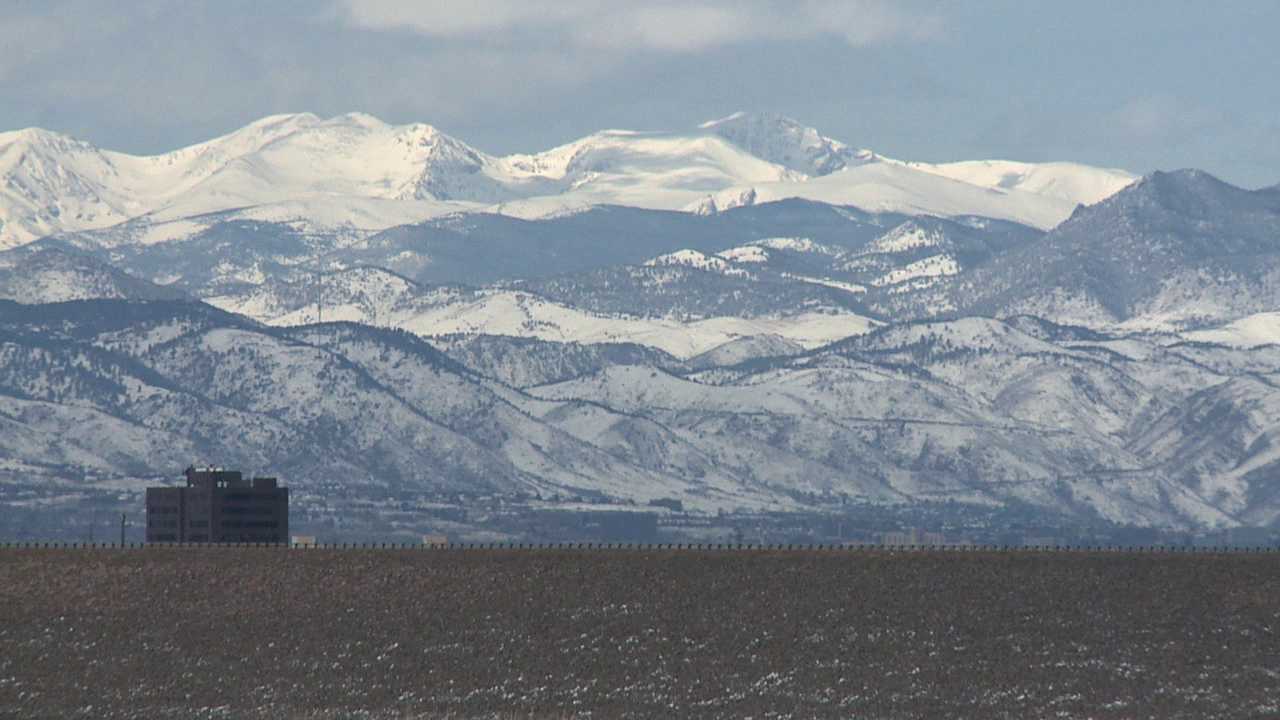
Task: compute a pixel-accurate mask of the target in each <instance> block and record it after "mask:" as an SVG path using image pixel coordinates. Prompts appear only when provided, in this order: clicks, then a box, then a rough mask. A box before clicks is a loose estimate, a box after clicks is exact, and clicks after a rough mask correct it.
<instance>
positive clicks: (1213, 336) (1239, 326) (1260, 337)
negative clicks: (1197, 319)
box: [1182, 312, 1280, 347]
mask: <svg viewBox="0 0 1280 720" xmlns="http://www.w3.org/2000/svg"><path fill="white" fill-rule="evenodd" d="M1182 337H1184V338H1186V339H1188V340H1194V341H1196V342H1207V343H1216V344H1219V345H1230V346H1232V347H1255V346H1258V345H1277V344H1280V312H1265V313H1256V314H1253V315H1249V316H1247V317H1242V318H1240V319H1239V320H1236V321H1235V322H1231V323H1228V324H1226V325H1223V326H1221V327H1216V328H1211V329H1208V330H1193V331H1190V332H1184V333H1182Z"/></svg>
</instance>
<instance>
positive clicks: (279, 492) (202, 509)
mask: <svg viewBox="0 0 1280 720" xmlns="http://www.w3.org/2000/svg"><path fill="white" fill-rule="evenodd" d="M184 474H185V475H186V478H187V485H186V487H153V488H147V542H188V543H235V542H270V543H287V542H289V488H286V487H280V486H279V485H278V484H277V483H276V479H275V478H267V477H256V478H253V480H245V479H244V478H243V477H242V476H241V475H240V472H239V471H236V470H222V469H215V468H200V469H197V468H195V467H189V468H187V469H186V472H185V473H184Z"/></svg>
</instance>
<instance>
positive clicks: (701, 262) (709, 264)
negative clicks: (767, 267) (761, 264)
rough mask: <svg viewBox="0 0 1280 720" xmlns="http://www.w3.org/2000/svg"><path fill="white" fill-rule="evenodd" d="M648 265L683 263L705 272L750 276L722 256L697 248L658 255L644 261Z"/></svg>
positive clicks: (658, 265)
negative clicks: (702, 251)
mask: <svg viewBox="0 0 1280 720" xmlns="http://www.w3.org/2000/svg"><path fill="white" fill-rule="evenodd" d="M645 265H646V266H648V267H662V266H664V265H683V266H685V267H691V268H693V269H695V270H704V271H706V272H714V273H720V274H721V275H735V276H738V277H751V273H749V272H747V271H746V270H743V269H742V268H740V267H734V266H733V265H732V264H731V263H729V262H727V261H726V260H725V259H724V257H722V256H718V255H707V254H706V253H701V252H698V251H697V250H689V249H685V250H677V251H675V252H673V253H667V254H666V255H659V256H658V257H656V258H653V259H652V260H648V261H646V262H645Z"/></svg>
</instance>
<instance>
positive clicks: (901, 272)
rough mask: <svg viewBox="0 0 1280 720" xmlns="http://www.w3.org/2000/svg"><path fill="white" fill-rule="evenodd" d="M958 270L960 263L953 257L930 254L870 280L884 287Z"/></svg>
mask: <svg viewBox="0 0 1280 720" xmlns="http://www.w3.org/2000/svg"><path fill="white" fill-rule="evenodd" d="M958 272H960V264H959V263H957V262H956V259H955V258H953V257H951V256H950V255H947V254H945V253H943V254H940V255H930V256H929V257H927V258H921V259H919V260H917V261H915V262H913V263H910V264H908V265H905V266H903V267H900V268H897V269H895V270H890V271H889V272H887V273H885V274H884V275H882V276H880V277H878V278H876V279H875V280H872V281H871V284H872V285H875V286H876V287H884V286H885V285H897V284H898V283H901V282H906V281H907V280H914V279H916V278H938V277H945V276H947V275H955V274H956V273H958Z"/></svg>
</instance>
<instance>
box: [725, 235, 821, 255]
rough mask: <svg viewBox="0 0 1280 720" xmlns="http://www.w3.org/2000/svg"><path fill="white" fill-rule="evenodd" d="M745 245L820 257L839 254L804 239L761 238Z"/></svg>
mask: <svg viewBox="0 0 1280 720" xmlns="http://www.w3.org/2000/svg"><path fill="white" fill-rule="evenodd" d="M747 244H748V245H754V246H757V247H765V248H769V249H770V250H791V251H793V252H804V253H818V254H820V255H838V254H839V253H840V251H839V250H837V249H835V248H833V247H829V246H827V245H823V244H822V243H816V242H814V241H813V240H810V239H809V238H804V237H771V238H761V239H759V240H755V241H752V242H750V243H747Z"/></svg>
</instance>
